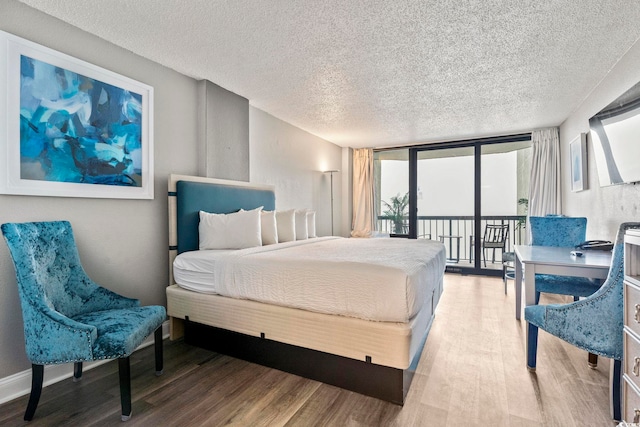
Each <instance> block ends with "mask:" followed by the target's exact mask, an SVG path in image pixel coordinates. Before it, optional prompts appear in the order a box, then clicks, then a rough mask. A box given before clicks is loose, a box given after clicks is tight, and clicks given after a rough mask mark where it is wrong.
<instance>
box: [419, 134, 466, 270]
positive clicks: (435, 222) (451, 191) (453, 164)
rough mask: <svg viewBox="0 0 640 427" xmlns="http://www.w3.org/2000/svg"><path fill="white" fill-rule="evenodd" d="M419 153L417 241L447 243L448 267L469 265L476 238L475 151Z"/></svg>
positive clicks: (424, 151)
mask: <svg viewBox="0 0 640 427" xmlns="http://www.w3.org/2000/svg"><path fill="white" fill-rule="evenodd" d="M416 154H417V155H416V158H417V168H416V173H417V177H416V178H417V179H416V193H417V197H416V207H417V215H416V232H417V238H419V239H421V238H422V239H431V240H439V241H441V242H442V243H444V245H445V248H446V250H447V262H448V264H450V265H455V266H461V265H463V264H468V263H467V261H468V260H469V259H470V258H469V257H470V254H471V252H472V251H471V246H470V244H471V243H472V242H471V240H470V239H471V238H472V236H473V235H474V232H473V229H474V228H473V227H474V221H473V215H474V197H473V194H474V169H475V168H474V148H473V147H472V146H471V147H455V148H441V149H437V150H419V151H417V153H416ZM467 266H468V265H467Z"/></svg>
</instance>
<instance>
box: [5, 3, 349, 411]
mask: <svg viewBox="0 0 640 427" xmlns="http://www.w3.org/2000/svg"><path fill="white" fill-rule="evenodd" d="M1 3H2V6H0V30H2V31H6V32H8V33H11V34H15V35H17V36H19V37H22V38H25V39H27V40H30V41H33V42H35V43H38V44H41V45H44V46H47V47H49V48H52V49H55V50H57V51H60V52H63V53H65V54H68V55H71V56H74V57H76V58H79V59H82V60H84V61H87V62H89V63H92V64H95V65H97V66H100V67H103V68H106V69H108V70H111V71H113V72H116V73H119V74H122V75H124V76H127V77H130V78H132V79H135V80H138V81H140V82H143V83H145V84H148V85H150V86H153V88H154V97H155V102H154V160H155V161H154V163H155V179H154V187H155V198H154V199H153V200H120V199H88V198H62V197H34V196H7V195H0V223H4V222H26V221H49V220H62V219H65V220H69V221H70V222H71V224H72V226H73V229H74V232H75V236H76V240H77V244H78V248H79V251H80V258H81V260H82V263H83V265H84V267H85V269H86V271H87V273H88V274H89V276H91V277H92V278H93V279H94V280H95V281H96V282H98V283H100V284H102V285H103V286H105V287H107V288H109V289H111V290H113V291H115V292H118V293H121V294H123V295H126V296H128V297H132V298H138V299H140V300H141V302H142V304H143V305H149V304H160V305H165V304H166V296H165V287H166V286H167V285H168V281H169V261H168V252H167V249H168V231H167V230H168V227H167V179H168V175H169V174H170V173H177V174H184V175H199V174H200V175H210V176H215V177H219V178H227V179H236V180H244V181H246V180H248V179H249V178H251V180H252V182H256V183H265V184H275V185H276V186H277V192H278V196H279V200H278V201H277V202H279V203H280V205H283V206H292V207H293V206H299V207H315V206H317V207H318V210H319V211H320V212H322V214H321V217H322V218H321V221H323V222H322V230H323V231H326V230H327V223H326V218H325V217H326V212H325V211H323V209H326V207H325V206H326V201H328V197H329V196H328V192H327V190H328V187H327V180H326V178H322V175H321V174H320V173H319V172H318V171H317V169H318V167H319V166H317V165H316V164H315V163H316V162H314V161H313V160H310V159H312V158H313V156H316V157H318V158H322V159H327V160H330V161H331V162H335V164H336V165H337V166H339V164H340V153H341V149H340V147H337V146H336V145H334V144H331V143H329V142H327V141H324V140H322V139H320V138H317V137H314V136H313V135H310V134H309V133H307V132H304V131H302V130H300V129H298V128H296V127H295V126H292V125H289V124H287V123H285V122H283V121H281V120H278V119H276V118H274V117H272V116H270V115H268V114H266V113H263V112H261V111H260V110H257V109H255V108H250V107H249V103H248V101H247V100H246V99H244V98H242V97H239V96H238V95H236V94H233V93H231V92H229V91H226V90H225V89H223V88H221V87H219V86H217V85H215V84H213V83H211V82H207V83H203V82H200V81H197V80H194V79H193V78H190V77H187V76H185V75H182V74H179V73H177V72H175V71H173V70H171V69H169V68H166V67H164V66H161V65H159V64H157V63H155V62H152V61H150V60H148V59H145V58H142V57H140V56H137V55H135V54H133V53H131V52H129V51H127V50H125V49H122V48H120V47H117V46H115V45H113V44H110V43H108V42H106V41H104V40H103V39H100V38H98V37H96V36H94V35H92V34H89V33H86V32H84V31H82V30H80V29H78V28H75V27H72V26H70V25H68V24H66V23H63V22H62V21H59V20H57V19H55V18H52V17H50V16H48V15H45V14H43V13H41V12H38V11H36V10H34V9H32V8H30V7H28V6H26V5H24V4H22V3H19V2H17V1H15V0H2V1H1ZM203 86H204V87H205V88H204V89H203ZM203 96H205V97H206V98H211V99H210V102H209V103H208V106H207V108H208V114H207V116H206V117H207V119H206V122H205V121H203V120H204V119H203V118H204V117H205V116H203V115H202V114H201V112H202V107H201V105H202V104H201V103H202V102H203ZM209 108H210V109H209ZM250 110H251V112H252V114H251V116H252V117H253V118H257V120H258V123H257V124H256V125H255V126H254V125H253V124H251V125H250V123H249V120H250ZM224 121H226V122H224ZM227 125H228V126H227ZM250 130H251V141H249V132H250ZM209 131H210V132H209ZM205 134H206V135H208V136H207V139H208V140H209V141H208V142H206V144H205V143H204V141H203V135H205ZM211 141H213V142H211ZM278 141H280V142H283V143H284V142H285V141H286V144H283V145H279V142H278ZM296 142H300V144H301V145H300V146H299V147H297V146H296V144H295V143H296ZM6 143H7V141H6V136H5V135H4V134H0V144H6ZM205 150H208V153H207V158H206V159H207V162H202V161H201V159H203V151H205ZM281 150H284V153H283V151H281ZM250 151H251V153H250ZM287 151H288V152H287ZM249 154H251V155H252V156H258V157H254V158H253V161H251V162H250V161H249ZM281 159H282V160H281ZM250 165H251V168H252V171H254V172H255V177H254V176H251V177H250V176H249V170H250ZM253 165H256V166H255V168H253ZM203 168H204V169H203ZM275 168H278V170H277V171H276V170H275ZM338 168H339V167H338ZM339 186H340V183H339V182H338V183H337V184H336V187H335V189H338V191H337V192H336V194H335V197H336V198H337V199H339V198H340V191H339ZM338 203H339V202H338ZM336 209H339V207H336ZM336 212H338V210H336ZM29 369H30V363H29V361H28V360H27V358H26V355H25V351H24V337H23V332H22V315H21V311H20V303H19V298H18V291H17V285H16V281H15V273H14V270H13V264H12V262H11V258H10V256H9V251H8V249H7V246H6V244H4V242H0V382H1V380H3V379H5V378H7V377H9V376H12V375H13V374H17V373H20V372H25V371H27V370H29ZM45 375H46V374H45ZM2 397H3V396H0V400H1V399H2Z"/></svg>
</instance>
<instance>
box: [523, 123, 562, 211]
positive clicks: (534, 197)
mask: <svg viewBox="0 0 640 427" xmlns="http://www.w3.org/2000/svg"><path fill="white" fill-rule="evenodd" d="M531 144H532V147H533V157H532V159H531V176H530V181H529V216H545V215H548V214H560V213H562V193H561V186H560V136H559V131H558V128H548V129H542V130H536V131H533V132H532V133H531Z"/></svg>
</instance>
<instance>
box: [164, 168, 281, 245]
mask: <svg viewBox="0 0 640 427" xmlns="http://www.w3.org/2000/svg"><path fill="white" fill-rule="evenodd" d="M260 206H263V207H264V209H265V210H274V209H275V207H276V196H275V192H274V191H273V189H272V188H265V187H250V186H238V185H226V184H217V183H207V182H193V181H184V180H180V181H177V182H176V212H177V216H176V225H177V237H178V239H177V246H178V247H177V250H178V253H179V254H180V253H182V252H186V251H193V250H197V249H198V223H199V220H200V218H199V212H200V211H201V210H202V211H205V212H210V213H231V212H237V211H238V210H240V209H245V210H250V209H255V208H257V207H260Z"/></svg>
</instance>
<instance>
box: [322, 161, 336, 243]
mask: <svg viewBox="0 0 640 427" xmlns="http://www.w3.org/2000/svg"><path fill="white" fill-rule="evenodd" d="M337 172H340V171H339V170H337V169H334V170H330V171H324V173H328V174H329V175H330V176H331V235H332V236H333V174H334V173H337Z"/></svg>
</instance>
